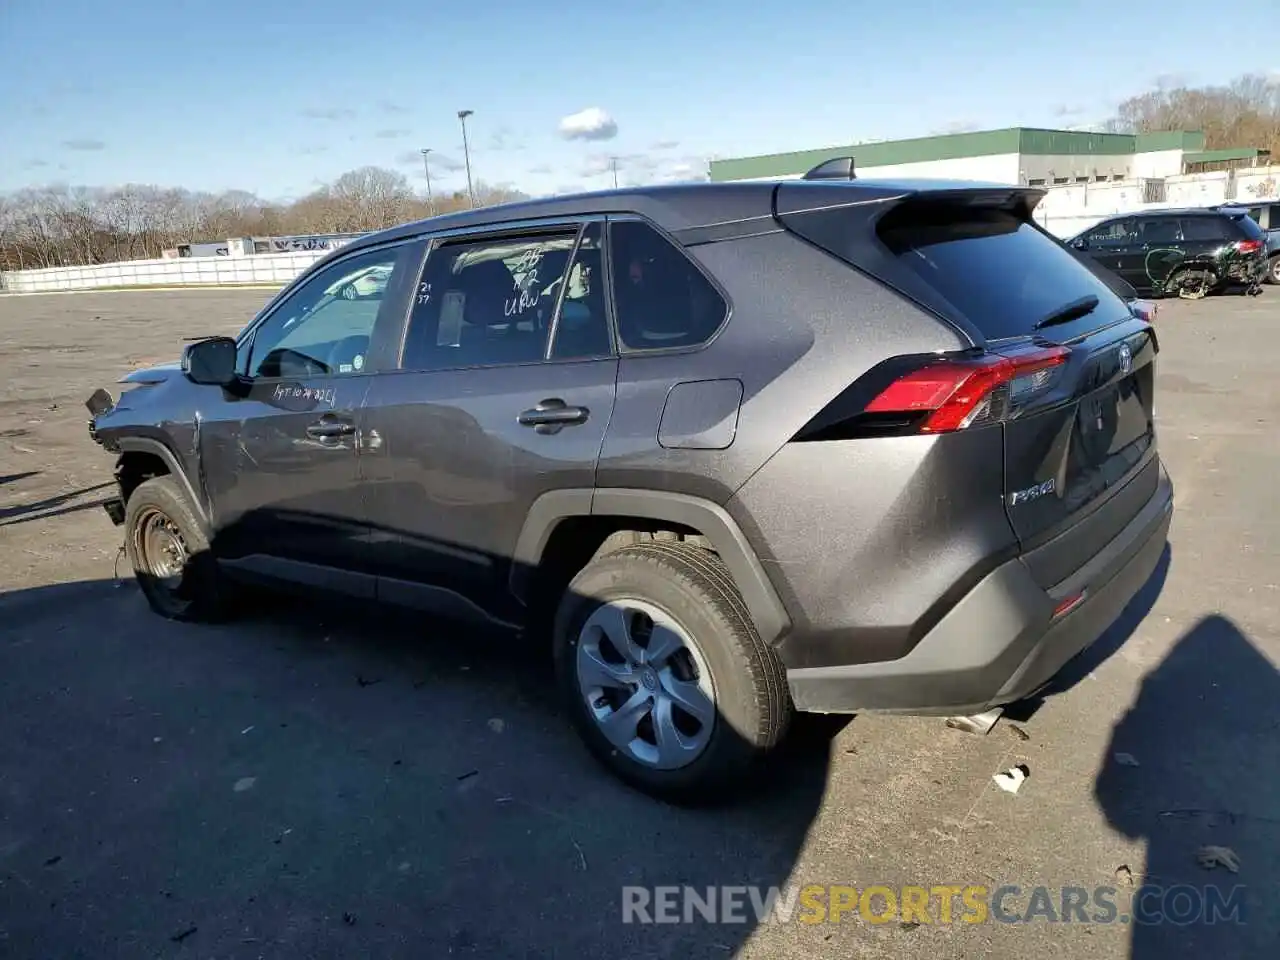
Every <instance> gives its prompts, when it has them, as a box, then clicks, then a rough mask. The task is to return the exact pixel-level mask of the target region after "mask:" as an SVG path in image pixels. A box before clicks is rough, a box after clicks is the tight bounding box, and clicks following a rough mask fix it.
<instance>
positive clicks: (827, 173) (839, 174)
mask: <svg viewBox="0 0 1280 960" xmlns="http://www.w3.org/2000/svg"><path fill="white" fill-rule="evenodd" d="M803 179H805V180H856V179H857V176H856V175H855V174H854V172H853V157H834V158H832V159H831V160H823V161H822V162H821V163H820V164H818V165H817V166H816V167H814V168H813V169H812V170H810V171H809V172H808V173H806V174H805V175H804V177H803Z"/></svg>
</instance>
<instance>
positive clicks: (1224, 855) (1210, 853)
mask: <svg viewBox="0 0 1280 960" xmlns="http://www.w3.org/2000/svg"><path fill="white" fill-rule="evenodd" d="M1196 862H1197V863H1198V864H1200V866H1202V867H1204V868H1205V869H1206V870H1212V869H1214V868H1215V867H1226V868H1227V869H1228V870H1230V871H1231V872H1232V873H1239V872H1240V857H1239V856H1237V854H1236V852H1235V851H1234V850H1232V849H1231V848H1230V847H1215V846H1207V847H1201V848H1200V849H1199V850H1198V851H1196Z"/></svg>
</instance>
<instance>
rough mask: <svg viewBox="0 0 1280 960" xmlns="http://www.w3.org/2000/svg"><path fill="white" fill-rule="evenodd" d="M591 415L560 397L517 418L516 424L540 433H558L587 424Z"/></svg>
mask: <svg viewBox="0 0 1280 960" xmlns="http://www.w3.org/2000/svg"><path fill="white" fill-rule="evenodd" d="M590 413H591V411H589V410H588V409H587V408H586V407H571V406H569V405H568V404H566V403H565V402H564V401H563V400H561V399H560V398H559V397H552V398H550V399H548V400H543V401H542V402H541V403H539V404H538V405H537V406H536V407H533V408H532V409H530V410H525V411H524V412H523V413H521V414H520V415H519V416H518V417H516V422H518V423H519V424H520V425H521V426H524V427H533V428H534V429H535V430H537V432H538V433H558V432H560V430H561V429H562V428H564V427H568V426H573V425H574V424H576V423H586V422H587V417H588V416H590Z"/></svg>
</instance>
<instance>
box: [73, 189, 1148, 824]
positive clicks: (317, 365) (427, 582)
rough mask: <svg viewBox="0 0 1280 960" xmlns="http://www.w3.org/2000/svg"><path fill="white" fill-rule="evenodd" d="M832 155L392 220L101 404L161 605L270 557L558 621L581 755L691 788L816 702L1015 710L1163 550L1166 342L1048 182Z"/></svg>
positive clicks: (304, 569)
mask: <svg viewBox="0 0 1280 960" xmlns="http://www.w3.org/2000/svg"><path fill="white" fill-rule="evenodd" d="M836 166H839V165H836ZM844 170H845V172H844V173H843V179H842V180H832V179H828V176H829V175H828V174H826V173H823V172H818V173H815V174H814V175H813V176H812V177H811V178H810V179H806V180H804V181H793V182H785V183H737V184H732V183H730V184H691V185H682V186H670V187H654V188H641V189H636V190H624V191H614V192H606V193H598V194H589V195H584V196H573V197H558V198H552V199H546V200H539V201H531V202H526V203H519V204H514V205H508V206H501V207H492V208H487V209H479V210H474V211H469V212H465V213H459V214H453V215H450V216H447V217H439V218H435V219H430V220H425V221H422V222H419V223H411V224H406V225H404V226H400V227H396V228H394V229H391V230H386V231H383V232H382V233H378V234H375V235H372V236H369V237H365V238H362V239H359V240H356V241H354V242H353V243H351V244H350V245H348V246H346V247H343V248H342V249H341V250H339V251H335V252H334V253H333V254H331V255H329V256H328V257H326V258H325V259H323V260H321V261H320V262H319V263H317V264H316V265H315V266H314V267H312V268H311V269H310V270H308V271H307V272H306V273H305V274H303V275H302V276H300V277H299V278H298V279H297V280H295V281H294V282H293V283H292V284H291V285H290V286H288V287H287V288H286V289H285V290H283V291H282V292H281V293H280V294H279V295H278V296H276V297H275V298H274V299H273V300H271V302H270V303H268V304H267V306H266V307H265V308H264V309H263V310H262V312H261V313H260V314H259V315H258V316H257V317H255V318H253V319H252V320H250V322H249V323H248V325H247V326H246V327H245V328H244V330H243V332H242V333H241V334H240V335H239V336H238V337H236V338H235V339H230V338H215V339H210V340H205V341H201V342H199V343H196V344H192V345H190V346H188V347H187V348H186V351H185V353H184V355H183V359H182V363H181V365H174V366H170V367H166V368H160V369H153V370H146V371H141V372H138V373H135V374H131V375H130V376H129V377H127V378H126V379H127V380H128V381H129V382H130V383H132V384H134V385H135V387H134V389H133V390H131V391H129V392H127V393H125V394H124V395H123V396H122V397H121V398H120V400H119V401H118V402H115V403H113V402H112V401H111V399H110V397H109V395H105V394H104V392H102V391H100V392H99V393H98V394H95V397H94V398H92V400H91V409H92V410H93V411H94V414H95V415H94V418H93V421H92V423H91V433H92V435H93V436H95V437H96V439H97V441H98V442H99V443H101V444H102V445H103V446H104V447H105V448H106V449H107V450H108V451H110V452H111V453H112V454H113V455H114V456H115V457H116V477H117V479H118V485H119V494H118V498H117V499H116V500H114V501H113V502H112V503H110V504H109V505H108V512H109V513H110V514H111V515H112V516H113V518H114V519H115V520H116V521H117V522H118V523H121V524H123V526H124V534H125V547H126V550H127V553H128V556H129V559H130V561H131V563H132V565H133V569H134V570H135V572H136V574H137V577H138V581H139V583H140V584H141V587H142V590H143V593H144V594H145V596H146V598H147V600H148V602H149V603H150V604H151V606H152V607H153V608H154V609H155V610H156V611H157V612H159V613H160V614H162V615H165V616H168V617H176V618H183V619H205V618H215V617H220V616H223V615H225V614H227V613H228V611H229V610H230V609H231V606H232V603H233V601H234V598H235V596H236V591H235V589H234V587H235V584H236V582H237V581H241V580H256V581H260V582H268V583H276V584H292V585H295V586H301V587H304V588H309V589H312V590H317V591H321V592H323V593H325V594H327V595H330V596H339V595H340V596H349V597H355V598H360V599H363V600H374V601H378V602H387V603H392V604H398V605H406V606H410V607H416V608H419V609H422V610H426V611H430V612H432V613H443V614H447V615H449V616H451V617H455V618H458V619H460V620H463V621H468V620H469V621H471V622H473V623H482V624H487V625H500V626H503V627H510V628H514V629H515V630H516V631H518V632H519V634H520V635H521V636H522V637H523V639H521V640H517V641H516V642H518V643H524V644H532V643H534V639H533V638H535V637H539V636H541V637H550V639H551V642H552V644H553V646H554V653H555V660H556V664H557V670H558V677H559V684H560V686H561V689H562V694H563V701H564V704H565V709H566V711H567V712H568V714H569V716H570V717H571V718H572V720H573V722H574V723H575V724H576V726H577V728H578V730H579V731H580V732H581V734H582V736H583V738H584V739H585V741H586V743H587V744H588V745H589V747H590V749H591V750H592V751H593V753H594V754H595V755H596V756H597V757H598V758H599V759H600V760H601V762H603V763H604V764H606V765H607V766H608V767H610V768H611V769H612V770H613V771H614V772H615V773H617V774H619V775H620V776H621V777H623V778H624V779H626V780H627V781H628V782H630V783H632V784H635V785H637V786H639V787H641V788H643V789H645V790H648V791H650V792H652V793H654V794H657V795H660V796H664V797H668V798H673V799H685V800H701V799H705V798H707V797H710V796H713V795H714V793H715V792H716V790H717V788H723V787H726V786H728V785H730V784H732V783H734V782H735V780H736V778H737V777H739V776H740V775H741V774H742V773H744V772H745V771H746V770H747V769H748V768H750V767H751V766H752V765H753V764H754V763H755V762H756V761H757V760H758V759H759V758H760V757H762V756H764V755H766V754H768V753H769V751H770V750H771V748H772V747H774V746H775V744H777V743H778V741H779V740H780V738H781V737H782V735H783V733H784V731H785V729H786V727H787V722H788V719H789V717H790V716H791V714H792V712H793V711H794V710H796V709H799V710H808V711H817V712H834V713H842V712H844V713H848V712H854V711H861V710H873V709H880V710H890V711H899V712H923V713H934V714H943V715H957V714H977V713H981V712H983V711H987V710H988V709H989V708H992V707H994V706H997V705H1001V704H1005V703H1009V702H1010V701H1013V700H1017V699H1020V698H1022V697H1025V696H1027V695H1029V694H1031V693H1032V692H1033V691H1035V690H1037V689H1039V688H1040V687H1042V686H1043V685H1044V684H1045V683H1047V682H1048V681H1049V680H1050V678H1051V677H1053V675H1054V674H1055V673H1056V672H1057V671H1058V670H1059V668H1061V667H1062V666H1063V665H1064V664H1065V663H1066V662H1067V661H1068V660H1069V659H1071V658H1072V657H1074V656H1075V655H1076V654H1077V653H1079V652H1080V651H1081V650H1083V649H1084V648H1085V647H1086V646H1088V645H1089V644H1090V643H1092V642H1093V641H1094V639H1095V638H1096V637H1098V636H1099V635H1100V634H1101V633H1102V632H1103V630H1104V629H1105V628H1106V627H1107V626H1108V624H1109V623H1110V622H1111V621H1112V620H1113V619H1114V618H1115V617H1116V616H1117V615H1118V614H1119V613H1120V611H1121V610H1122V609H1123V608H1124V607H1125V605H1126V604H1127V603H1128V602H1129V600H1130V598H1132V597H1133V595H1134V594H1135V592H1137V590H1138V589H1139V588H1140V587H1141V586H1142V584H1143V583H1144V582H1145V581H1146V580H1147V579H1148V577H1149V576H1150V574H1151V573H1152V571H1153V570H1154V569H1155V567H1156V565H1157V562H1158V560H1159V558H1160V555H1161V553H1162V551H1163V550H1164V545H1165V537H1166V531H1167V530H1168V526H1169V521H1170V516H1171V511H1172V491H1171V487H1170V484H1169V480H1168V477H1167V476H1166V474H1165V472H1164V468H1163V467H1162V466H1161V463H1160V458H1159V456H1158V455H1157V452H1156V435H1155V426H1154V421H1153V417H1152V409H1153V403H1154V397H1153V391H1154V388H1155V375H1154V360H1155V356H1156V351H1157V344H1156V339H1155V337H1154V335H1153V331H1152V327H1151V326H1150V324H1149V323H1147V322H1146V320H1144V319H1143V318H1142V317H1140V316H1136V315H1135V314H1134V312H1133V311H1132V310H1131V308H1130V305H1129V304H1128V303H1126V301H1125V300H1124V299H1122V297H1120V296H1117V294H1116V293H1115V292H1113V290H1112V289H1111V287H1110V286H1108V284H1107V283H1106V282H1104V280H1103V279H1101V278H1100V277H1099V276H1098V275H1096V274H1095V273H1094V272H1093V270H1092V269H1091V268H1090V267H1089V266H1087V265H1086V264H1085V263H1082V262H1081V261H1080V260H1079V259H1078V258H1077V257H1076V256H1075V255H1074V254H1073V253H1072V252H1071V251H1070V250H1069V249H1067V248H1065V247H1063V246H1062V244H1061V243H1060V242H1058V241H1057V240H1056V239H1054V238H1053V237H1051V236H1049V235H1048V234H1046V233H1045V232H1044V231H1043V230H1042V229H1041V228H1040V227H1039V226H1038V225H1037V224H1036V223H1034V222H1033V220H1032V210H1033V208H1034V207H1035V205H1036V204H1037V202H1038V201H1039V200H1040V198H1041V197H1042V196H1043V192H1042V191H1039V190H1032V189H1021V188H1011V187H1001V186H984V185H975V184H968V183H929V182H903V183H891V182H875V181H860V180H853V179H851V171H850V170H849V168H848V166H846V167H845V168H844ZM375 268H376V269H379V270H382V271H384V272H385V275H386V282H385V283H384V284H379V285H378V286H377V288H376V289H374V288H371V289H370V290H369V291H368V293H367V294H366V295H361V296H359V297H354V298H348V297H343V296H341V291H343V290H345V289H346V288H347V286H348V285H349V284H350V283H351V282H352V278H354V277H358V276H363V275H366V274H367V273H368V272H369V271H371V270H373V269H375ZM456 642H460V643H465V642H467V638H466V634H465V633H460V634H459V635H458V639H457V641H456ZM527 655H528V656H530V657H532V656H534V655H535V654H534V652H533V648H532V647H530V649H529V652H528V654H527Z"/></svg>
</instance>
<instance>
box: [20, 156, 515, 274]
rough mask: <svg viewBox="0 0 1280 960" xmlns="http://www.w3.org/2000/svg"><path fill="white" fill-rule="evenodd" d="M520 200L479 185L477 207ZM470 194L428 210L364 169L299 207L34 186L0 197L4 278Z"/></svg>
mask: <svg viewBox="0 0 1280 960" xmlns="http://www.w3.org/2000/svg"><path fill="white" fill-rule="evenodd" d="M519 197H520V194H518V193H516V192H514V191H510V190H503V189H499V188H494V187H489V186H485V185H477V188H476V203H477V204H478V205H484V204H492V203H502V202H505V201H508V200H514V199H519ZM469 205H470V201H469V199H468V197H467V194H466V192H465V191H460V192H452V193H448V194H443V195H442V194H437V195H436V196H435V198H434V204H433V205H432V206H429V205H428V203H427V200H426V198H425V197H422V196H419V195H417V194H415V193H414V191H413V190H412V188H411V187H410V186H409V181H408V180H407V179H406V177H405V176H404V174H402V173H398V172H396V171H393V170H386V169H383V168H380V167H362V168H360V169H358V170H352V171H349V172H348V173H344V174H343V175H342V176H340V177H338V179H336V180H335V181H333V183H330V184H327V185H326V186H323V187H321V188H320V189H318V190H315V191H313V192H312V193H310V194H307V195H306V196H305V197H302V198H300V199H298V200H295V201H293V202H292V203H283V204H282V203H271V202H268V201H265V200H263V199H261V198H260V197H257V196H255V195H254V194H252V193H247V192H245V191H242V190H231V191H227V192H226V193H220V194H211V193H200V192H196V191H192V190H185V189H182V188H180V187H168V188H167V187H157V186H151V185H145V184H128V185H125V186H123V187H113V188H101V187H72V186H66V185H54V186H45V187H32V188H28V189H26V190H19V191H17V192H15V193H11V194H7V195H0V270H23V269H31V268H35V267H59V266H77V265H83V264H92V263H110V262H114V261H118V260H141V259H146V258H152V257H159V256H160V255H161V251H163V250H165V249H169V248H173V247H176V246H178V245H179V244H183V243H207V242H212V241H218V240H226V239H227V238H228V237H281V236H296V235H299V234H315V233H348V232H357V231H364V230H377V229H380V228H382V227H389V226H392V225H393V224H397V223H404V222H406V221H409V220H417V219H421V218H423V217H426V216H430V215H431V213H432V212H433V208H434V212H435V213H446V212H449V211H453V210H460V209H465V208H466V207H468V206H469Z"/></svg>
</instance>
